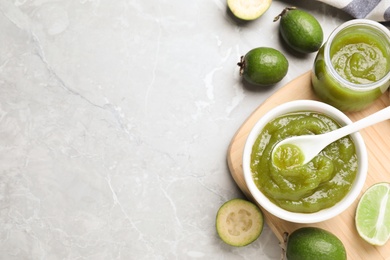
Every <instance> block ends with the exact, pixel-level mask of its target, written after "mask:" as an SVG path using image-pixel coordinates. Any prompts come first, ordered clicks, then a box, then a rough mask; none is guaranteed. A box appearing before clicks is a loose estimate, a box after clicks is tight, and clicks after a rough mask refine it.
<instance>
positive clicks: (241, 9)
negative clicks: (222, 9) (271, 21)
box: [227, 0, 272, 21]
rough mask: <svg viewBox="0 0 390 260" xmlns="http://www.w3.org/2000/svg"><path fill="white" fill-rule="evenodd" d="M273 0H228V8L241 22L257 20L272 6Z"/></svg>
mask: <svg viewBox="0 0 390 260" xmlns="http://www.w3.org/2000/svg"><path fill="white" fill-rule="evenodd" d="M271 3H272V0H245V1H242V0H227V6H228V7H229V9H230V11H231V12H232V13H233V14H234V16H235V17H237V18H239V19H241V20H246V21H250V20H255V19H257V18H259V17H260V16H261V15H262V14H263V13H265V12H266V11H267V10H268V8H269V7H270V6H271Z"/></svg>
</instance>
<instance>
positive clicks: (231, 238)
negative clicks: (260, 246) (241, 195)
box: [215, 199, 264, 246]
mask: <svg viewBox="0 0 390 260" xmlns="http://www.w3.org/2000/svg"><path fill="white" fill-rule="evenodd" d="M263 225H264V222H263V214H262V213H261V211H260V209H259V208H258V207H257V206H256V205H255V204H253V203H252V202H250V201H247V200H243V199H232V200H229V201H227V202H225V203H224V204H223V205H222V206H221V207H220V208H219V210H218V213H217V217H216V225H215V226H216V229H217V233H218V235H219V236H220V238H221V239H222V240H223V241H224V242H225V243H227V244H229V245H232V246H246V245H248V244H250V243H252V242H253V241H255V240H256V239H257V238H258V237H259V236H260V234H261V232H262V230H263Z"/></svg>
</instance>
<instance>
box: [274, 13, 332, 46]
mask: <svg viewBox="0 0 390 260" xmlns="http://www.w3.org/2000/svg"><path fill="white" fill-rule="evenodd" d="M279 18H280V24H279V31H280V34H281V36H282V38H283V39H284V41H285V42H286V43H287V44H288V45H289V46H290V47H291V48H293V49H294V50H296V51H298V52H301V53H311V52H315V51H318V50H319V48H320V47H321V45H322V42H323V39H324V33H323V31H322V27H321V25H320V23H319V22H318V21H317V19H316V18H315V17H314V16H313V15H311V14H309V13H308V12H305V11H302V10H298V9H296V8H295V7H288V8H285V9H284V10H283V11H282V12H281V13H280V14H279V15H278V16H276V17H275V19H274V22H276V21H277V20H279Z"/></svg>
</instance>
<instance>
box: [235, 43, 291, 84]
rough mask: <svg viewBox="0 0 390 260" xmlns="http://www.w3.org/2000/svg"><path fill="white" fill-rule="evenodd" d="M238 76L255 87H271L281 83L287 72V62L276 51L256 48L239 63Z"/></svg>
mask: <svg viewBox="0 0 390 260" xmlns="http://www.w3.org/2000/svg"><path fill="white" fill-rule="evenodd" d="M237 65H238V66H239V67H240V75H241V76H243V77H244V79H245V80H247V81H248V82H250V83H252V84H256V85H271V84H275V83H277V82H279V81H281V80H282V79H283V78H284V76H286V74H287V71H288V65H289V64H288V60H287V59H286V57H285V56H284V55H283V54H282V53H281V52H280V51H278V50H276V49H274V48H269V47H258V48H254V49H252V50H250V51H249V52H248V53H247V54H245V56H242V57H241V61H240V62H238V63H237Z"/></svg>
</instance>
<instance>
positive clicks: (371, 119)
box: [272, 107, 390, 165]
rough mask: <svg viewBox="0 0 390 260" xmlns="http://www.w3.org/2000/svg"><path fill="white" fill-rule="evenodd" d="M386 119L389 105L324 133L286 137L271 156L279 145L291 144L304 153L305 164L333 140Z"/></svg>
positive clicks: (388, 117) (389, 116)
mask: <svg viewBox="0 0 390 260" xmlns="http://www.w3.org/2000/svg"><path fill="white" fill-rule="evenodd" d="M386 119H390V107H386V108H384V109H382V110H379V111H378V112H375V113H374V114H372V115H369V116H367V117H365V118H363V119H360V120H358V121H356V122H354V123H352V124H349V125H346V126H344V127H341V128H339V129H336V130H334V131H331V132H328V133H325V134H320V135H301V136H292V137H289V138H286V139H284V140H282V141H280V142H279V143H278V144H276V145H275V147H274V149H273V150H272V158H273V157H274V152H275V151H276V149H277V148H278V147H279V146H281V145H283V144H292V145H295V146H297V147H299V149H300V150H301V152H302V154H303V155H304V161H303V162H302V165H303V164H306V163H308V162H310V161H311V160H312V159H313V158H314V157H316V155H317V154H318V153H319V152H321V151H322V150H323V149H324V148H325V147H327V146H328V145H329V144H331V143H333V142H334V141H336V140H338V139H340V138H342V137H344V136H347V135H349V134H352V133H354V132H357V131H359V130H360V129H363V128H365V127H368V126H371V125H374V124H376V123H379V122H382V121H384V120H386Z"/></svg>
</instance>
